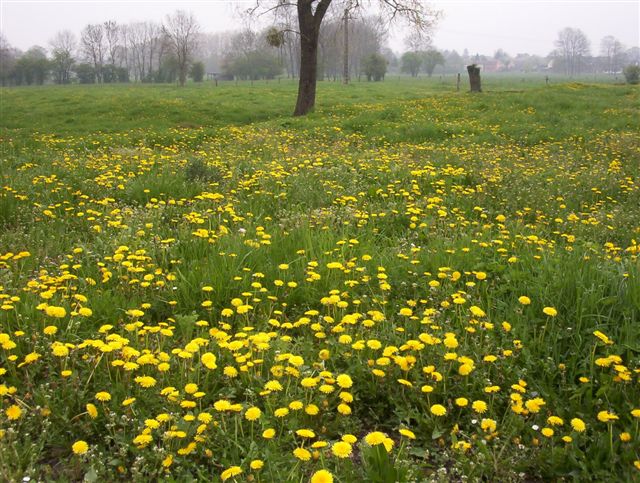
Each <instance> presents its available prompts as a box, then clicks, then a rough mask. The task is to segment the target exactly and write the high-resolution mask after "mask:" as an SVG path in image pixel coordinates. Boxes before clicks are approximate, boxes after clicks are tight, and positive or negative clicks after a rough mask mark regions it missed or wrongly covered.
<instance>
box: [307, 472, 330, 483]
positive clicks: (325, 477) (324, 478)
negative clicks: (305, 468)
mask: <svg viewBox="0 0 640 483" xmlns="http://www.w3.org/2000/svg"><path fill="white" fill-rule="evenodd" d="M311 483H333V475H332V474H331V473H330V472H329V471H327V470H318V471H316V472H315V473H314V474H313V475H311Z"/></svg>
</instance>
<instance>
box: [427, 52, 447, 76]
mask: <svg viewBox="0 0 640 483" xmlns="http://www.w3.org/2000/svg"><path fill="white" fill-rule="evenodd" d="M437 65H444V56H443V55H442V54H441V53H440V52H438V51H437V50H427V51H426V52H424V53H423V54H422V68H423V69H424V71H425V72H426V73H427V75H428V76H429V77H431V76H432V75H433V71H434V70H435V68H436V66H437Z"/></svg>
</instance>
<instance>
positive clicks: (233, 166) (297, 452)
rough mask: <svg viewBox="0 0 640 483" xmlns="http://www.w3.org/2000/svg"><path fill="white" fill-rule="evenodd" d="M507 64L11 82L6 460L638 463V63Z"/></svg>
mask: <svg viewBox="0 0 640 483" xmlns="http://www.w3.org/2000/svg"><path fill="white" fill-rule="evenodd" d="M484 88H485V90H486V92H484V93H482V94H480V95H470V94H468V93H466V92H456V91H455V85H454V84H453V81H452V80H451V79H446V80H445V81H441V80H440V79H437V78H434V79H432V80H429V81H427V80H417V81H415V80H408V79H402V80H390V81H387V82H385V83H353V84H352V85H349V86H343V85H340V84H337V83H330V82H323V83H320V85H319V94H318V106H317V109H316V112H314V113H313V114H311V115H310V116H307V117H305V118H292V117H290V116H289V113H290V111H291V110H292V107H293V104H294V100H295V85H294V83H292V82H288V81H282V82H280V83H277V82H271V83H264V82H263V83H256V84H255V85H253V86H252V85H249V84H240V85H235V84H233V83H229V84H222V85H220V86H218V87H214V86H212V85H211V84H206V85H202V86H189V87H187V88H184V89H178V88H176V87H173V86H138V85H131V86H125V85H119V86H87V87H82V86H62V87H53V86H47V87H42V88H16V89H5V90H1V91H0V95H1V106H0V107H1V111H2V112H1V119H0V138H1V142H2V154H1V156H2V158H1V160H0V168H1V169H0V173H1V174H0V178H1V186H2V190H0V304H1V310H0V347H1V349H0V479H2V480H4V481H18V480H22V479H23V478H25V477H30V478H32V479H37V480H39V481H42V480H56V481H77V480H82V479H86V480H87V481H113V480H120V479H121V480H133V481H146V480H158V479H161V480H167V481H190V480H206V481H219V480H223V481H234V480H235V481H238V482H240V481H264V482H271V481H278V480H280V481H300V482H303V481H312V482H314V483H318V482H323V481H324V482H328V481H340V482H353V481H372V482H376V481H377V482H392V481H462V480H469V481H541V480H545V481H548V480H567V481H568V480H578V481H580V480H593V481H637V479H638V478H639V477H640V430H639V423H640V387H639V386H638V383H639V378H640V262H639V260H640V258H639V257H640V245H639V243H640V121H639V120H640V112H639V111H640V109H639V108H640V98H639V94H640V90H639V89H638V88H637V87H629V86H624V85H613V84H597V85H596V84H587V83H577V82H574V83H565V84H561V83H556V82H555V81H554V82H552V83H551V85H550V86H545V85H544V80H542V79H530V80H526V81H522V80H520V79H509V80H500V79H497V78H493V79H492V78H490V77H489V78H487V79H485V83H484ZM463 89H464V87H463Z"/></svg>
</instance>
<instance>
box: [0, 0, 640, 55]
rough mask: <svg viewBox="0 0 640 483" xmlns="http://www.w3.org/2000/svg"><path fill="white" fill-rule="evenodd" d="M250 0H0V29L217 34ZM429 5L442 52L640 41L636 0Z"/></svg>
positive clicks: (42, 34) (19, 37)
mask: <svg viewBox="0 0 640 483" xmlns="http://www.w3.org/2000/svg"><path fill="white" fill-rule="evenodd" d="M252 4H253V2H252V1H242V0H241V1H233V2H230V1H228V0H218V1H216V0H206V1H200V0H198V1H188V0H186V1H182V2H179V1H176V0H172V1H167V0H160V1H157V0H156V1H140V0H131V1H124V0H112V1H78V0H75V1H74V0H67V1H60V0H38V1H30V0H0V29H1V30H2V33H3V35H4V36H5V37H6V38H7V40H8V41H9V42H10V43H11V45H13V46H15V47H18V48H19V49H22V50H26V49H28V48H29V47H30V46H32V45H41V46H44V47H47V46H48V41H49V39H51V38H52V37H53V36H54V35H55V33H56V32H57V31H59V30H64V29H69V30H71V31H73V32H74V33H76V34H79V33H80V31H81V30H82V28H83V27H84V26H85V25H87V24H88V23H97V22H103V21H105V20H115V21H117V22H119V23H127V22H130V21H137V20H155V21H158V22H159V21H161V20H162V19H163V17H164V16H165V15H166V14H168V13H171V12H173V11H174V10H176V9H178V8H180V9H183V10H187V11H191V12H193V13H194V15H195V16H196V18H197V19H198V21H199V23H200V25H201V26H202V30H203V31H205V32H215V31H224V30H232V29H235V28H238V27H240V26H241V21H240V19H239V18H238V17H237V15H236V14H235V12H236V11H237V10H238V9H242V8H243V7H248V6H250V5H252ZM431 4H432V5H434V6H435V7H436V8H437V9H439V10H440V11H441V12H442V19H441V20H440V22H439V23H438V27H437V29H436V31H435V35H434V44H435V46H436V47H438V48H440V49H456V50H458V51H459V52H462V51H463V50H464V49H465V48H467V49H469V52H470V53H471V54H475V53H481V54H493V53H494V52H495V51H496V50H497V49H498V48H503V49H504V50H506V51H507V52H508V53H510V54H512V55H514V54H516V53H519V52H527V53H531V54H539V55H547V54H548V53H549V52H550V51H551V50H553V42H554V40H555V39H556V38H557V35H558V32H559V31H560V30H561V29H563V28H564V27H573V28H579V29H581V30H582V31H583V32H585V34H586V35H587V37H589V39H590V40H591V45H592V52H593V53H594V54H597V53H598V51H599V45H600V40H601V39H602V37H604V36H605V35H614V36H615V37H616V38H618V39H619V40H620V41H621V42H622V43H623V44H624V45H626V46H627V47H630V46H639V45H640V0H608V1H602V0H599V1H589V0H564V1H563V0H558V1H550V0H538V1H532V0H483V1H479V0H478V1H470V0H466V1H465V0H440V1H433V2H431ZM402 37H403V35H402V33H401V32H397V31H396V32H395V33H393V35H392V37H391V46H392V48H394V50H404V45H403V43H402V40H401V39H402Z"/></svg>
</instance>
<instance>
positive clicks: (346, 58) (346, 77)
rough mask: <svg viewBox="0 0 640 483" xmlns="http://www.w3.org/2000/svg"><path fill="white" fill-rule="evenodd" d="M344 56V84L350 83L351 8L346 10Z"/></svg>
mask: <svg viewBox="0 0 640 483" xmlns="http://www.w3.org/2000/svg"><path fill="white" fill-rule="evenodd" d="M343 21H344V54H343V61H344V64H343V66H342V82H343V84H348V83H349V7H347V8H345V9H344V19H343Z"/></svg>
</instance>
